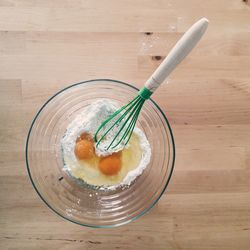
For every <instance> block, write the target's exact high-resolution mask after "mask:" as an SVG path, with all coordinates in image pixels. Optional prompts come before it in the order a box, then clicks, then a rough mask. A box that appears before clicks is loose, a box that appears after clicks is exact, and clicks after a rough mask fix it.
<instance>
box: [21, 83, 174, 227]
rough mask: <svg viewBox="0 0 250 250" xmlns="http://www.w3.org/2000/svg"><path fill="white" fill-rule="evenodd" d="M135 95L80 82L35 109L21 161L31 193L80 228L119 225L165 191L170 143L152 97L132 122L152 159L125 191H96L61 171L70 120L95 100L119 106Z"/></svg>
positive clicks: (120, 86)
mask: <svg viewBox="0 0 250 250" xmlns="http://www.w3.org/2000/svg"><path fill="white" fill-rule="evenodd" d="M137 91H138V89H136V88H135V87H133V86H131V85H129V84H126V83H123V82H120V81H114V80H109V79H97V80H90V81H85V82H81V83H77V84H73V85H71V86H69V87H67V88H65V89H63V90H61V91H59V92H58V93H56V94H55V95H54V96H52V97H51V98H50V99H49V100H48V101H47V102H46V103H45V104H44V105H43V106H42V108H41V109H40V110H39V111H38V113H37V115H36V116H35V118H34V120H33V122H32V124H31V127H30V130H29V133H28V137H27V143H26V163H27V168H28V173H29V176H30V179H31V182H32V184H33V186H34V188H35V190H36V191H37V193H38V194H39V196H40V197H41V199H42V200H43V201H44V202H45V203H46V204H47V206H48V207H50V208H51V209H52V210H53V211H54V212H56V213H57V214H58V215H60V216H62V217H63V218H65V219H67V220H69V221H72V222H74V223H77V224H80V225H83V226H90V227H114V226H119V225H123V224H125V223H128V222H130V221H132V220H135V219H136V218H138V217H140V216H141V215H143V214H144V213H145V212H147V211H148V210H149V209H150V208H151V207H152V206H153V205H154V204H156V202H157V201H158V200H159V198H160V197H161V195H162V194H163V192H164V191H165V189H166V187H167V185H168V183H169V180H170V178H171V175H172V172H173V167H174V160H175V147H174V139H173V135H172V132H171V128H170V125H169V123H168V120H167V118H166V116H165V115H164V113H163V112H162V111H161V109H160V108H159V107H158V105H157V104H156V103H155V102H154V101H153V100H151V99H150V100H148V101H146V102H145V104H144V106H143V108H142V111H141V114H140V116H139V119H138V122H137V126H138V127H140V128H141V129H142V130H143V131H144V133H145V134H146V136H147V138H148V140H149V142H150V145H151V150H152V156H151V161H150V164H149V165H148V166H147V168H146V169H145V170H144V172H143V173H142V175H140V176H139V177H138V178H137V179H136V180H135V182H134V183H132V184H131V185H130V186H129V187H128V188H120V189H116V190H113V191H103V190H95V189H92V188H90V187H87V186H84V185H81V184H79V183H78V182H77V181H75V180H74V179H72V178H71V177H70V176H68V175H67V173H65V171H63V170H62V168H63V160H62V155H61V154H62V153H61V146H60V140H61V138H62V136H63V135H64V133H65V130H66V128H67V126H68V124H69V123H70V122H71V121H72V120H73V119H74V117H75V116H76V115H77V114H78V113H79V112H81V110H82V109H83V108H84V107H86V106H88V105H90V104H91V103H92V102H93V101H95V100H97V99H100V98H108V99H113V100H115V101H116V102H117V103H119V104H120V105H121V106H122V105H124V104H126V103H127V102H128V101H129V100H131V98H132V97H134V96H135V95H136V94H137Z"/></svg>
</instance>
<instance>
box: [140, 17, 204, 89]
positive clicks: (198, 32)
mask: <svg viewBox="0 0 250 250" xmlns="http://www.w3.org/2000/svg"><path fill="white" fill-rule="evenodd" d="M207 26H208V20H207V19H206V18H201V19H200V20H199V21H198V22H196V23H195V24H193V25H192V26H191V28H189V30H187V31H186V33H185V34H184V35H183V36H182V37H181V39H180V40H179V41H178V42H177V43H176V45H175V46H174V47H173V48H172V50H171V51H170V52H169V54H168V55H167V57H166V58H165V59H164V61H163V62H162V63H161V64H160V66H159V67H158V68H157V69H156V71H155V72H154V73H153V75H152V76H151V77H150V78H149V79H148V80H147V82H146V83H145V87H146V88H148V89H149V90H150V91H151V92H154V91H155V90H156V89H157V88H158V87H159V86H160V85H161V83H162V82H163V81H164V80H165V79H166V77H167V76H168V75H169V74H170V73H171V72H172V71H173V70H174V69H175V67H176V66H177V65H178V64H179V63H180V62H181V61H182V60H183V59H184V58H185V57H186V56H187V55H188V54H189V52H190V51H191V50H192V49H193V48H194V47H195V45H196V44H197V43H198V41H199V40H200V39H201V37H202V35H203V34H204V33H205V31H206V29H207Z"/></svg>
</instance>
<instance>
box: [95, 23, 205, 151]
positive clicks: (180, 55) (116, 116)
mask: <svg viewBox="0 0 250 250" xmlns="http://www.w3.org/2000/svg"><path fill="white" fill-rule="evenodd" d="M207 26H208V20H207V19H206V18H202V19H200V20H199V21H197V22H196V23H195V24H193V25H192V26H191V28H189V30H188V31H187V32H186V33H185V34H184V35H183V36H182V37H181V39H180V40H179V41H178V42H177V43H176V45H175V46H174V47H173V49H172V50H171V51H170V53H169V54H168V56H167V57H166V58H165V59H164V61H163V62H162V63H161V64H160V66H159V67H158V68H157V69H156V71H155V72H154V73H153V75H152V76H151V77H150V78H149V79H148V80H147V81H146V83H145V85H144V87H143V88H142V89H140V90H139V92H138V94H137V96H136V97H135V98H134V99H132V101H130V102H129V103H128V104H126V105H125V106H123V107H122V108H120V109H118V110H117V111H116V112H114V113H113V114H112V115H111V116H110V117H108V118H107V119H106V120H104V121H103V122H102V124H101V125H100V126H99V128H98V129H97V131H96V133H95V136H94V139H95V142H96V146H97V147H98V146H99V145H100V143H101V142H102V141H103V140H105V139H106V138H107V137H108V135H109V133H110V132H111V131H112V130H115V133H114V134H115V135H114V136H113V137H112V138H111V139H110V138H109V141H108V145H107V147H106V150H109V149H110V148H112V149H116V147H118V146H119V145H120V144H121V143H122V145H123V146H125V145H126V144H127V143H128V142H129V140H130V138H131V135H132V133H133V130H134V128H135V124H136V121H137V119H138V116H139V114H140V111H141V109H142V106H143V104H144V102H145V101H146V100H147V99H149V97H150V96H151V95H152V94H153V93H154V91H155V90H156V89H157V88H158V87H159V86H160V85H161V83H162V82H163V81H164V80H165V79H166V77H167V76H168V75H169V74H170V73H171V72H172V71H173V70H174V69H175V67H176V66H177V65H178V64H179V63H180V62H181V61H182V60H183V59H184V58H185V57H186V56H187V55H188V54H189V52H190V51H191V50H192V49H193V48H194V47H195V45H196V44H197V43H198V41H199V40H200V39H201V37H202V35H203V34H204V33H205V31H206V29H207Z"/></svg>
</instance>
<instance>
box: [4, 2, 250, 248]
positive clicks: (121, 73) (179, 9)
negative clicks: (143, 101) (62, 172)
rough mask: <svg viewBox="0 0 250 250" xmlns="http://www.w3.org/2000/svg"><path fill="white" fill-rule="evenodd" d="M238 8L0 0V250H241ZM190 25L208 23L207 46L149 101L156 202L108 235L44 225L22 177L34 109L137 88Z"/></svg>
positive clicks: (247, 54)
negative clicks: (164, 137) (157, 150)
mask: <svg viewBox="0 0 250 250" xmlns="http://www.w3.org/2000/svg"><path fill="white" fill-rule="evenodd" d="M249 8H250V6H249V2H248V1H241V0H221V1H217V0H211V1H201V0H189V1H184V0H175V1H174V0H166V1H163V0H155V1H151V0H136V1H132V0H125V1H115V0H103V1H93V0H87V1H86V0H75V1H70V0H60V1H59V0H54V1H42V0H41V1H36V0H0V89H1V91H0V117H1V118H0V121H1V122H0V154H1V157H0V158H1V159H0V170H1V171H0V249H25V250H26V249H36V250H37V249H64V250H65V249H93V250H98V249H102V250H103V249H126V250H130V249H131V250H132V249H133V250H134V249H136V250H141V249H150V250H151V249H164V250H165V249H169V250H177V249H178V250H180V249H185V250H194V249H199V250H217V249H219V250H236V249H237V250H248V249H249V246H250V209H249V208H250V43H249V41H250V33H249V30H250V9H249ZM201 16H206V17H207V18H208V19H209V20H210V26H209V29H208V32H207V34H206V36H205V37H204V38H203V39H202V41H201V42H200V43H199V45H198V46H197V48H196V49H195V50H194V52H193V53H192V54H191V55H190V56H189V57H188V58H187V59H186V60H185V61H184V62H183V63H182V64H181V65H180V66H179V67H178V69H176V71H175V72H174V73H173V74H172V75H171V76H170V79H169V80H168V84H165V85H164V86H162V87H161V90H160V91H159V92H157V93H156V94H155V95H154V96H153V98H154V100H155V101H157V103H158V104H159V105H160V106H161V107H162V109H163V110H164V112H165V113H166V114H167V116H168V118H169V120H170V123H171V125H172V127H173V132H174V136H175V141H176V147H177V148H176V149H177V158H176V166H175V171H174V175H173V178H172V180H171V183H170V185H169V189H168V191H167V192H166V193H165V194H164V196H163V197H162V199H161V200H160V202H159V203H158V204H157V205H156V206H155V207H154V208H153V209H152V210H151V211H150V212H149V213H148V214H147V215H145V216H143V217H142V218H140V219H139V220H137V221H135V222H133V223H131V224H129V225H126V226H123V227H120V228H115V229H99V230H97V229H91V228H84V227H80V226H77V225H74V224H72V223H70V222H67V221H65V220H63V219H62V218H60V217H58V216H57V215H55V214H54V213H53V212H52V211H50V210H49V209H48V208H47V207H46V205H45V204H43V203H42V201H41V200H40V199H39V197H38V196H37V194H36V193H35V191H34V190H33V188H32V185H31V183H30V181H29V179H28V176H27V171H26V166H25V158H24V147H25V140H26V136H27V131H28V129H29V126H30V123H31V120H32V118H33V116H34V115H35V113H36V111H37V109H38V108H39V107H40V106H41V105H42V104H43V103H44V101H45V100H47V99H48V98H49V97H50V96H51V95H52V94H53V93H55V92H56V91H58V90H60V89H62V88H63V87H65V86H68V85H69V84H71V83H75V82H79V81H83V80H87V79H93V78H112V79H118V80H122V81H126V82H129V83H133V84H134V85H136V86H137V87H140V86H142V85H143V83H144V81H145V80H146V79H147V78H148V76H149V75H150V74H151V73H152V71H153V70H154V69H155V68H156V67H157V65H159V63H160V62H161V60H163V59H164V57H165V56H166V55H167V53H168V51H169V50H170V49H171V47H172V46H173V45H174V43H175V42H176V41H177V40H178V38H180V36H181V35H182V34H183V32H184V31H185V30H186V29H187V28H188V27H189V26H190V25H191V24H192V23H193V22H194V21H195V20H197V19H198V18H200V17H201Z"/></svg>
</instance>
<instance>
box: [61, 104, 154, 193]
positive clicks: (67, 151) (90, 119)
mask: <svg viewBox="0 0 250 250" xmlns="http://www.w3.org/2000/svg"><path fill="white" fill-rule="evenodd" d="M118 108H119V107H118V106H117V104H116V103H114V102H113V101H111V100H108V99H100V100H97V101H95V102H93V103H92V104H91V105H89V106H87V107H86V108H85V109H83V110H82V112H81V113H80V114H79V115H78V116H77V117H76V118H75V119H74V120H73V121H72V122H71V123H70V124H69V126H68V127H67V130H66V132H65V135H64V137H63V138H62V140H61V145H62V151H63V157H64V158H65V157H66V158H67V159H70V161H72V162H76V163H77V159H76V157H75V154H74V147H75V142H76V139H77V137H78V136H79V135H80V134H81V133H83V132H87V133H89V134H91V135H92V136H94V134H95V132H96V130H97V129H98V127H99V126H100V124H101V123H102V122H103V121H104V120H105V119H106V118H107V117H109V116H110V115H111V114H113V113H114V112H115V111H116V110H117V109H118ZM115 133H116V131H115V130H114V131H111V132H110V134H109V138H110V139H112V138H114V135H115ZM134 133H135V134H136V135H137V136H138V138H139V141H140V147H141V150H142V156H141V161H140V164H139V165H138V167H137V168H135V169H134V170H132V171H130V172H129V173H128V174H127V175H126V177H125V178H124V179H123V181H122V182H121V183H120V184H119V185H115V186H106V187H103V188H108V189H115V188H117V187H118V186H120V185H129V184H130V183H131V182H132V181H133V180H135V178H136V177H137V176H138V175H140V174H142V172H143V170H144V169H145V168H146V166H147V165H148V163H149V162H150V157H151V148H150V144H149V142H148V140H147V138H146V136H145V134H144V133H143V132H142V130H140V129H139V128H138V127H135V129H134ZM109 138H108V139H109ZM124 146H125V145H124V144H120V145H119V147H117V148H115V150H106V149H105V147H106V145H105V143H104V144H103V146H101V147H100V146H98V147H96V154H97V155H99V156H100V155H108V154H111V153H113V152H114V151H115V152H116V151H120V150H122V149H123V148H124ZM126 147H129V144H128V145H127V146H126ZM64 169H65V170H66V171H68V172H69V173H71V169H70V167H69V166H67V165H66V163H65V166H64Z"/></svg>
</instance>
